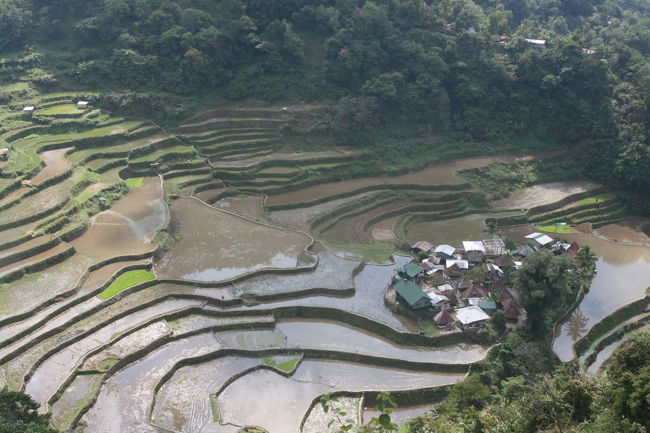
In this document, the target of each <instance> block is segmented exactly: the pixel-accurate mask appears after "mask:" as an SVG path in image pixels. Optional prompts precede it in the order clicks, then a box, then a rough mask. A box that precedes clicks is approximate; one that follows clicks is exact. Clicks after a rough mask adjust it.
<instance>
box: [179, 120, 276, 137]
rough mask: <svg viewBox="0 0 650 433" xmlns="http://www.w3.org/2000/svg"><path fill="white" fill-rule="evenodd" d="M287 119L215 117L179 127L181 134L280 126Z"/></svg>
mask: <svg viewBox="0 0 650 433" xmlns="http://www.w3.org/2000/svg"><path fill="white" fill-rule="evenodd" d="M286 122H287V121H286V120H284V119H270V118H255V117H253V118H242V119H237V118H228V117H225V118H213V119H209V120H205V121H202V122H198V123H191V124H186V125H182V126H181V127H180V128H179V132H180V133H181V134H187V133H191V132H203V131H209V130H214V129H225V128H229V129H232V128H280V127H282V126H283V125H284V124H285V123H286Z"/></svg>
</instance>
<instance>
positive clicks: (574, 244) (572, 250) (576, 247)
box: [564, 241, 580, 259]
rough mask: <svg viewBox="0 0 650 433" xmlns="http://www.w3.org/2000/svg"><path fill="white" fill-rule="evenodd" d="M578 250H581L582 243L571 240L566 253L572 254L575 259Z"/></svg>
mask: <svg viewBox="0 0 650 433" xmlns="http://www.w3.org/2000/svg"><path fill="white" fill-rule="evenodd" d="M578 251H580V245H578V243H577V242H576V241H573V242H571V245H569V248H567V249H566V250H564V253H565V254H568V255H570V256H571V257H573V258H574V259H575V258H576V255H578Z"/></svg>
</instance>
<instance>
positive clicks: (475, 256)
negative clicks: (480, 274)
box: [467, 251, 483, 263]
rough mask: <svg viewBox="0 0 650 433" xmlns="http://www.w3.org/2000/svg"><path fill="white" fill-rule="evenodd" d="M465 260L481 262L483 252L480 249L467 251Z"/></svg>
mask: <svg viewBox="0 0 650 433" xmlns="http://www.w3.org/2000/svg"><path fill="white" fill-rule="evenodd" d="M467 261H468V262H470V263H481V262H482V261H483V253H482V252H480V251H470V252H469V253H467Z"/></svg>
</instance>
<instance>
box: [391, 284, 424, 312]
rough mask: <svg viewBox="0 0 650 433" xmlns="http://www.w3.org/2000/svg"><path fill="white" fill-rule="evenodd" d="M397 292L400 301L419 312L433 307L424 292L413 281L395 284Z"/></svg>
mask: <svg viewBox="0 0 650 433" xmlns="http://www.w3.org/2000/svg"><path fill="white" fill-rule="evenodd" d="M394 287H395V292H396V293H397V297H398V299H399V300H400V301H403V302H405V303H406V304H407V305H408V306H409V307H410V308H413V309H414V310H417V309H419V308H426V307H430V306H431V301H430V299H429V297H428V296H427V294H426V293H424V291H422V289H421V288H420V286H418V285H417V284H415V283H414V282H412V281H408V280H400V281H399V282H398V283H397V284H395V286H394Z"/></svg>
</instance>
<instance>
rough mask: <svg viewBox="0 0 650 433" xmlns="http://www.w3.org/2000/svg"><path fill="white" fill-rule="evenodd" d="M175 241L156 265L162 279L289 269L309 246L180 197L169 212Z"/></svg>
mask: <svg viewBox="0 0 650 433" xmlns="http://www.w3.org/2000/svg"><path fill="white" fill-rule="evenodd" d="M171 212H172V218H173V224H174V226H175V227H176V231H177V234H179V235H180V236H181V240H180V242H179V243H178V244H177V245H176V246H175V248H174V249H173V250H171V251H170V252H168V253H167V254H165V255H164V256H163V258H162V259H161V260H160V262H158V263H157V264H156V273H157V274H158V275H159V276H160V277H163V278H181V279H187V280H200V281H219V280H225V279H228V278H232V277H236V276H238V275H242V274H245V273H248V272H252V271H255V270H259V269H269V268H276V269H290V268H295V267H296V266H297V265H298V256H299V255H300V254H301V253H302V252H303V251H304V250H305V248H306V247H307V246H308V245H309V244H310V243H311V238H310V237H309V236H308V235H306V234H303V233H299V232H295V231H291V230H285V229H281V228H277V227H272V226H268V225H264V224H258V223H255V222H252V221H250V220H247V219H244V218H241V217H238V216H235V215H232V214H230V213H227V212H223V211H220V210H218V209H214V208H211V207H210V206H207V205H205V204H204V203H202V202H200V201H198V200H195V199H187V198H181V199H178V200H176V201H175V202H174V204H173V205H172V208H171Z"/></svg>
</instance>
